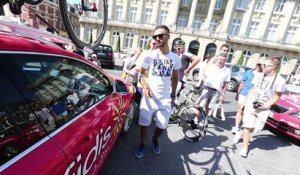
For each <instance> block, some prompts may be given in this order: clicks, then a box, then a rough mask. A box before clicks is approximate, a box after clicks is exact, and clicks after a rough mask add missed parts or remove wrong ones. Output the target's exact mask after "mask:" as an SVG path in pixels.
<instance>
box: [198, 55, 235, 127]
mask: <svg viewBox="0 0 300 175" xmlns="http://www.w3.org/2000/svg"><path fill="white" fill-rule="evenodd" d="M226 61H227V59H226V55H225V54H221V55H219V56H217V62H216V63H215V64H211V65H208V66H207V68H206V70H205V72H204V73H203V79H202V81H201V83H200V86H202V85H203V86H204V87H203V91H202V93H201V96H200V98H199V100H198V101H197V102H196V104H199V105H200V107H202V108H203V109H205V112H206V114H207V115H208V114H209V113H210V111H211V109H212V108H213V106H214V105H216V104H217V101H218V100H219V101H221V102H223V101H224V98H225V92H226V89H227V83H228V82H229V81H230V76H231V72H230V69H229V68H227V67H225V63H226ZM208 120H209V121H210V122H214V121H213V119H212V118H211V117H209V118H208Z"/></svg>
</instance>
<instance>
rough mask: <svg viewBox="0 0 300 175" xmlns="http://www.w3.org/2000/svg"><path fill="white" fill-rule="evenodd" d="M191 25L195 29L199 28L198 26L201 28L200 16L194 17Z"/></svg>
mask: <svg viewBox="0 0 300 175" xmlns="http://www.w3.org/2000/svg"><path fill="white" fill-rule="evenodd" d="M193 27H194V29H195V30H200V28H201V18H200V16H196V17H195V20H194V26H193Z"/></svg>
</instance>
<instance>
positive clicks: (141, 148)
mask: <svg viewBox="0 0 300 175" xmlns="http://www.w3.org/2000/svg"><path fill="white" fill-rule="evenodd" d="M144 152H145V145H144V144H140V146H139V147H138V148H137V149H136V150H135V153H134V155H135V157H137V158H139V159H140V158H142V157H143V156H144Z"/></svg>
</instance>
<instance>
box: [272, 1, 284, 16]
mask: <svg viewBox="0 0 300 175" xmlns="http://www.w3.org/2000/svg"><path fill="white" fill-rule="evenodd" d="M285 3H286V0H278V1H277V3H276V6H275V9H274V10H275V13H282V11H283V8H284V5H285Z"/></svg>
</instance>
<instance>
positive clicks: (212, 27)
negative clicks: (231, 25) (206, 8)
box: [209, 19, 218, 32]
mask: <svg viewBox="0 0 300 175" xmlns="http://www.w3.org/2000/svg"><path fill="white" fill-rule="evenodd" d="M217 25H218V21H217V20H216V19H212V20H211V22H210V25H209V31H210V32H215V31H216V30H217Z"/></svg>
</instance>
